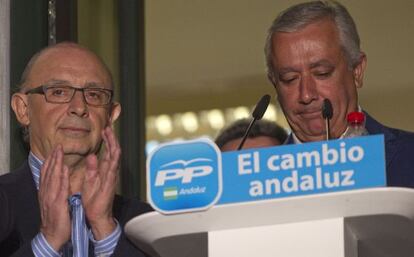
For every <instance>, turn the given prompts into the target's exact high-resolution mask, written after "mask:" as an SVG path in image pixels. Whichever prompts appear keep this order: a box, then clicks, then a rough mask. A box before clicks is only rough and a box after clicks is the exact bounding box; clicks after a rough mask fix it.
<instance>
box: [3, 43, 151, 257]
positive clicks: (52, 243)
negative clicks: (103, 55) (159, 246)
mask: <svg viewBox="0 0 414 257" xmlns="http://www.w3.org/2000/svg"><path fill="white" fill-rule="evenodd" d="M11 105H12V108H13V111H14V113H15V115H16V118H17V120H18V121H19V123H20V124H21V125H22V126H23V127H24V128H25V130H26V132H27V136H28V143H29V145H30V154H29V156H28V161H27V162H25V163H24V164H23V165H22V166H21V167H20V168H19V169H18V170H16V171H14V172H11V173H9V174H6V175H3V176H0V187H1V188H2V189H3V190H4V191H5V193H6V195H7V198H8V200H9V202H10V205H11V206H10V208H11V210H10V211H11V213H12V215H13V217H14V221H13V223H12V231H11V232H10V233H9V234H8V235H6V236H5V239H3V240H2V241H1V242H0V256H4V257H7V256H25V257H27V256H36V257H40V256H77V257H81V256H145V255H144V253H143V252H142V251H140V250H139V249H137V248H136V247H135V246H133V245H132V243H131V242H130V241H128V239H127V238H126V237H125V235H124V232H123V230H122V228H123V226H124V225H125V223H126V222H127V221H128V219H130V218H132V217H134V216H136V215H138V214H140V213H143V212H147V211H149V210H151V209H150V207H149V206H148V205H147V204H145V203H143V202H139V201H138V200H128V199H125V198H123V197H121V196H118V195H115V190H116V182H117V178H118V169H119V160H120V155H121V148H120V146H119V144H118V140H117V139H116V136H115V134H114V132H113V129H112V127H111V126H112V124H113V123H114V122H115V121H116V120H117V118H118V116H119V115H120V112H121V106H120V104H119V103H117V102H114V101H113V81H112V76H111V74H110V72H109V70H108V68H107V67H106V66H105V64H104V63H103V62H102V61H101V59H100V58H99V57H98V56H96V55H95V54H94V53H93V52H91V51H90V50H88V49H86V48H84V47H82V46H80V45H78V44H75V43H59V44H56V45H53V46H50V47H47V48H46V49H44V50H42V51H40V52H39V53H37V54H36V55H34V56H33V57H32V59H31V60H30V61H29V63H28V64H27V66H26V69H25V71H24V72H23V75H22V79H21V85H20V88H19V92H17V93H15V94H13V96H12V99H11ZM101 148H102V149H103V150H102V151H100V150H101ZM100 153H101V154H100Z"/></svg>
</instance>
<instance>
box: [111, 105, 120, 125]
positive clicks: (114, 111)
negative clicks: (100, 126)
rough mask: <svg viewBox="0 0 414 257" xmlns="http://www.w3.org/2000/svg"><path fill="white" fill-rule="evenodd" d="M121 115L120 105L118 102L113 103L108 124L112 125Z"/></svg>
mask: <svg viewBox="0 0 414 257" xmlns="http://www.w3.org/2000/svg"><path fill="white" fill-rule="evenodd" d="M120 114H121V104H120V103H118V102H114V103H113V104H112V107H111V110H110V113H109V122H110V124H113V123H114V122H115V121H116V120H117V119H118V117H119V115H120Z"/></svg>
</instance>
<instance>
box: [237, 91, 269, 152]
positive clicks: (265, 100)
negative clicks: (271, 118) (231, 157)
mask: <svg viewBox="0 0 414 257" xmlns="http://www.w3.org/2000/svg"><path fill="white" fill-rule="evenodd" d="M269 103H270V95H264V96H262V98H260V100H259V102H258V103H257V104H256V107H255V108H254V110H253V112H252V117H253V119H252V121H251V122H250V124H249V126H248V127H247V130H246V133H244V136H243V138H242V141H241V142H240V144H239V147H238V148H237V151H238V150H240V149H242V147H243V145H244V142H245V141H246V139H247V136H248V135H249V133H250V130H251V129H252V127H253V124H254V123H255V122H256V121H257V120H260V119H261V118H262V117H263V115H264V113H265V112H266V109H267V106H269Z"/></svg>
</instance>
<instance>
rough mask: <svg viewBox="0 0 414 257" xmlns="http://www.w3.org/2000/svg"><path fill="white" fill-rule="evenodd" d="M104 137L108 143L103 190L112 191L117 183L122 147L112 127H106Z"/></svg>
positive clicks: (103, 169) (103, 168)
mask: <svg viewBox="0 0 414 257" xmlns="http://www.w3.org/2000/svg"><path fill="white" fill-rule="evenodd" d="M102 137H103V139H104V142H105V145H106V153H105V157H104V158H103V159H104V163H103V164H104V165H103V166H102V171H104V174H103V190H108V191H111V190H112V188H113V187H114V186H115V184H116V179H117V173H118V166H119V159H120V156H121V148H120V146H119V143H118V140H117V139H116V137H115V134H114V132H113V131H112V129H111V128H110V127H107V128H105V130H104V131H103V132H102Z"/></svg>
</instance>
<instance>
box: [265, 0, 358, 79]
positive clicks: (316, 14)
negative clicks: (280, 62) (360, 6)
mask: <svg viewBox="0 0 414 257" xmlns="http://www.w3.org/2000/svg"><path fill="white" fill-rule="evenodd" d="M326 18H329V19H332V21H334V23H335V25H336V28H337V29H338V32H339V40H340V42H341V47H342V50H343V52H344V54H345V58H346V59H347V62H348V67H349V68H350V69H352V68H353V67H355V66H356V65H357V64H358V63H359V62H360V58H361V50H360V39H359V35H358V31H357V28H356V25H355V22H354V20H353V19H352V17H351V15H350V14H349V12H348V11H347V9H346V8H345V7H344V6H343V5H341V4H340V3H338V2H335V1H313V2H307V3H301V4H297V5H294V6H292V7H290V8H288V9H286V10H285V11H283V12H282V13H280V14H279V15H278V16H277V18H276V19H275V20H274V21H273V23H272V26H271V27H270V28H269V30H268V34H267V38H266V44H265V56H266V66H267V74H268V77H269V78H270V79H271V80H272V82H273V83H274V82H275V81H276V80H275V79H276V74H275V73H274V72H275V69H274V67H273V62H272V58H273V57H272V56H273V42H272V37H273V35H274V34H275V33H277V32H294V31H298V30H300V29H302V28H304V27H305V26H307V25H309V24H311V23H314V22H317V21H320V20H322V19H326Z"/></svg>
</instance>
